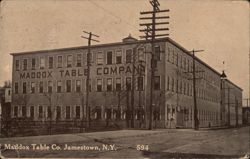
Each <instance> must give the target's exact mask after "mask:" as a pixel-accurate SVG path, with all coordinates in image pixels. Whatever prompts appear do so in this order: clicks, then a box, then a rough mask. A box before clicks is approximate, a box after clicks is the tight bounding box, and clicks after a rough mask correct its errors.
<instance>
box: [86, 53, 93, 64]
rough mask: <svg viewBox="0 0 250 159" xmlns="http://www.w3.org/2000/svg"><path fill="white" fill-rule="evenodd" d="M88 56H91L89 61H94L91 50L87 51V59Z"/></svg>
mask: <svg viewBox="0 0 250 159" xmlns="http://www.w3.org/2000/svg"><path fill="white" fill-rule="evenodd" d="M88 57H89V63H91V62H93V60H94V58H93V54H92V53H91V52H90V53H89V54H88V53H87V59H86V61H87V60H88Z"/></svg>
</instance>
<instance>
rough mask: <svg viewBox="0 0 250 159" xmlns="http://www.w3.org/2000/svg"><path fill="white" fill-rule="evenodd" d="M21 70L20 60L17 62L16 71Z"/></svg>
mask: <svg viewBox="0 0 250 159" xmlns="http://www.w3.org/2000/svg"><path fill="white" fill-rule="evenodd" d="M19 70H20V63H19V60H16V71H19Z"/></svg>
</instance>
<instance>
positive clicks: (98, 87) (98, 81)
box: [97, 79, 102, 92]
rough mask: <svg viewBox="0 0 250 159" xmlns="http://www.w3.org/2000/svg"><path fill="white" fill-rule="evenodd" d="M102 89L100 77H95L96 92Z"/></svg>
mask: <svg viewBox="0 0 250 159" xmlns="http://www.w3.org/2000/svg"><path fill="white" fill-rule="evenodd" d="M101 91H102V79H97V92H101Z"/></svg>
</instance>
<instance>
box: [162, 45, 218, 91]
mask: <svg viewBox="0 0 250 159" xmlns="http://www.w3.org/2000/svg"><path fill="white" fill-rule="evenodd" d="M166 56H167V61H168V62H169V63H171V64H173V65H176V67H179V68H181V69H183V70H184V71H185V72H189V73H192V72H193V60H192V59H189V58H187V57H185V56H182V55H180V53H178V52H176V51H175V50H174V49H170V48H168V51H167V54H166ZM195 72H196V77H198V78H202V79H204V80H205V81H208V82H209V83H210V82H212V81H213V82H214V84H215V85H216V86H218V87H219V86H220V80H219V79H220V78H219V76H218V75H216V74H214V73H211V74H209V73H208V72H205V70H204V69H202V67H200V66H199V65H198V62H196V65H195ZM215 75H216V76H215ZM216 77H217V78H216ZM216 79H217V80H216Z"/></svg>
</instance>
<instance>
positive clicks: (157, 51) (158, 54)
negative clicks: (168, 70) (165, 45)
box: [155, 46, 161, 61]
mask: <svg viewBox="0 0 250 159" xmlns="http://www.w3.org/2000/svg"><path fill="white" fill-rule="evenodd" d="M160 57H161V47H160V46H155V60H157V61H160V59H161V58H160Z"/></svg>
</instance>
